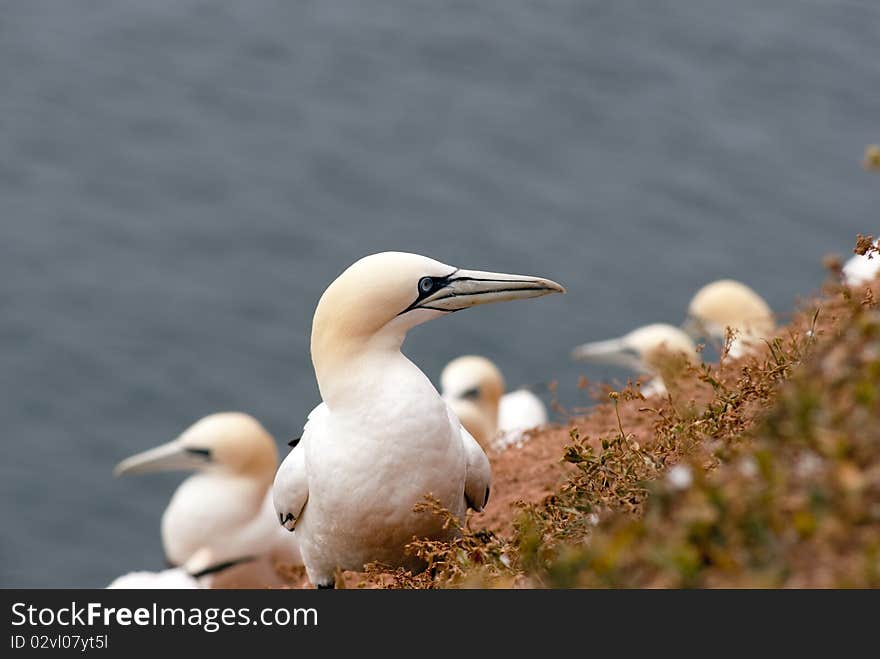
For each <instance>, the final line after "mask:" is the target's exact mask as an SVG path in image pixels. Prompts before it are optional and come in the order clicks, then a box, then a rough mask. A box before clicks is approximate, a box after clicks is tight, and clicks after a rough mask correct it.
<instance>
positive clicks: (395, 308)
mask: <svg viewBox="0 0 880 659" xmlns="http://www.w3.org/2000/svg"><path fill="white" fill-rule="evenodd" d="M563 292H565V289H563V288H562V286H560V285H559V284H557V283H556V282H554V281H550V280H549V279H542V278H540V277H530V276H525V275H509V274H502V273H497V272H481V271H478V270H462V269H461V268H455V267H453V266H451V265H446V264H444V263H440V262H439V261H435V260H433V259H429V258H427V257H425V256H419V255H418V254H408V253H405V252H383V253H381V254H373V255H372V256H367V257H364V258H362V259H361V260H360V261H357V262H356V263H354V264H353V265H352V266H350V267H349V268H348V269H347V270H346V271H345V272H343V273H342V274H341V275H339V277H337V278H336V280H335V281H334V282H333V283H332V284H330V286H329V287H328V288H327V290H326V291H324V294H323V295H322V296H321V299H320V301H319V302H318V308H317V309H316V310H315V316H314V319H313V321H312V346H311V347H312V361H313V362H314V365H315V370H316V373H317V375H318V382H319V385H320V384H321V380H322V375H323V374H324V373H325V372H327V371H329V370H331V369H332V367H333V366H339V367H340V368H341V367H344V366H345V365H346V364H347V363H350V361H351V359H353V358H355V357H356V356H357V355H358V354H360V353H363V352H364V351H365V350H368V349H369V348H379V349H395V350H396V349H399V348H400V345H401V343H402V342H403V339H404V337H405V335H406V332H407V330H409V329H410V328H412V327H414V326H416V325H419V324H421V323H424V322H426V321H428V320H431V319H433V318H438V317H440V316H444V315H446V314H449V313H452V312H454V311H460V310H461V309H467V308H468V307H474V306H477V305H479V304H488V303H491V302H506V301H508V300H518V299H522V298H531V297H540V296H542V295H548V294H550V293H563ZM322 393H323V392H322Z"/></svg>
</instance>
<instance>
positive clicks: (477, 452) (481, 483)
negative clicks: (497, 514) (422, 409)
mask: <svg viewBox="0 0 880 659" xmlns="http://www.w3.org/2000/svg"><path fill="white" fill-rule="evenodd" d="M446 409H447V410H448V411H449V422H450V423H452V424H453V425H457V426H458V428H459V432H460V433H461V441H462V443H463V444H464V451H465V454H466V455H467V473H466V475H465V480H464V499H465V501H466V502H467V505H468V508H473V509H474V510H476V511H477V512H478V513H479V512H482V511H483V508H485V507H486V504H487V503H489V491H490V490H491V488H492V467H491V466H490V465H489V458H487V457H486V452H485V451H484V450H483V448H482V447H481V446H480V445H479V443H477V440H476V439H474V438H473V436H472V435H471V434H470V433H469V432H468V431H467V429H466V428H465V427H464V426H463V425H461V421H459V420H458V417H457V416H456V415H455V412H453V411H452V408H451V407H449V405H447V406H446Z"/></svg>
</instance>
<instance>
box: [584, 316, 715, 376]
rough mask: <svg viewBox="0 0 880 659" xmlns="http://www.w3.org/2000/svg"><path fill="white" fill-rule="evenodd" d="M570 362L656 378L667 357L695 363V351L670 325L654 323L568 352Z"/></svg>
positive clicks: (681, 333) (684, 337) (687, 338)
mask: <svg viewBox="0 0 880 659" xmlns="http://www.w3.org/2000/svg"><path fill="white" fill-rule="evenodd" d="M571 356H572V358H573V359H576V360H580V361H591V362H597V363H603V364H611V365H614V366H623V367H625V368H629V369H632V370H635V371H648V372H650V373H654V374H658V373H659V372H660V371H661V370H663V368H664V367H665V366H666V365H667V364H668V363H669V360H670V357H675V356H679V357H684V359H685V360H686V361H687V362H689V363H696V361H697V359H698V357H697V348H696V346H695V345H694V342H693V340H691V338H690V337H689V336H688V335H687V334H686V333H685V332H684V331H682V330H681V329H679V328H678V327H675V326H673V325H666V324H664V323H656V324H653V325H646V326H645V327H640V328H638V329H636V330H633V331H632V332H630V333H629V334H625V335H624V336H621V337H619V338H617V339H608V340H605V341H594V342H592V343H584V344H583V345H580V346H578V347H577V348H575V349H574V350H572V352H571Z"/></svg>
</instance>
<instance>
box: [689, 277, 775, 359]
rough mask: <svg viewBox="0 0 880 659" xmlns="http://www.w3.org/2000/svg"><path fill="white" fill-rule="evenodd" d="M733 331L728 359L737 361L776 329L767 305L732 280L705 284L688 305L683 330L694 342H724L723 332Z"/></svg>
mask: <svg viewBox="0 0 880 659" xmlns="http://www.w3.org/2000/svg"><path fill="white" fill-rule="evenodd" d="M728 327H730V328H731V329H732V330H734V339H733V341H732V342H731V345H730V352H729V354H730V356H731V357H741V356H742V355H744V354H746V353H748V352H749V351H750V350H752V349H753V348H754V347H755V346H756V345H758V344H760V343H762V342H763V341H764V340H765V339H770V338H772V336H773V332H774V331H775V329H776V323H775V321H774V318H773V312H772V311H771V310H770V307H769V305H768V304H767V303H766V302H765V301H764V298H762V297H761V296H760V295H758V294H757V293H756V292H755V291H753V290H752V289H751V288H749V287H748V286H746V285H745V284H743V283H741V282H738V281H734V280H733V279H721V280H719V281H715V282H712V283H711V284H706V285H705V286H703V288H701V289H700V290H699V291H697V293H696V294H695V295H694V297H693V298H692V299H691V302H690V304H689V305H688V317H687V320H686V321H685V323H684V329H685V330H686V331H687V332H688V334H690V335H691V337H692V338H694V339H699V338H703V337H710V338H713V339H716V340H718V341H724V340H725V332H726V330H727V328H728Z"/></svg>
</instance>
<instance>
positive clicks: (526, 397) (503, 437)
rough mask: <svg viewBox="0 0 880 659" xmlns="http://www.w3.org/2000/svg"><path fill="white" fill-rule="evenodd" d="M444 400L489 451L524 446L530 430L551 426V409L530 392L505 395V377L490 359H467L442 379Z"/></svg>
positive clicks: (452, 365)
mask: <svg viewBox="0 0 880 659" xmlns="http://www.w3.org/2000/svg"><path fill="white" fill-rule="evenodd" d="M440 387H441V393H442V394H443V398H444V399H445V400H446V402H447V403H448V404H449V406H450V407H451V408H452V410H453V411H454V412H455V413H456V415H458V417H459V419H461V422H462V425H464V427H465V428H467V429H468V431H469V432H470V433H471V435H473V436H474V438H475V439H476V440H477V442H479V444H480V445H481V446H482V447H483V448H485V449H489V448H493V449H496V450H503V449H505V448H508V447H510V446H515V445H520V444H522V442H523V441H524V439H525V433H526V431H528V430H531V429H533V428H537V427H539V426H542V425H545V424H546V423H547V408H546V407H544V403H543V402H542V401H541V399H540V398H538V397H537V396H536V395H535V394H533V393H532V392H531V391H528V390H527V389H517V390H515V391H511V392H509V393H505V382H504V376H503V375H502V374H501V371H500V370H499V369H498V367H497V366H496V365H495V364H493V363H492V361H490V360H489V359H487V358H485V357H481V356H478V355H465V356H463V357H457V358H456V359H453V360H452V361H451V362H449V363H448V364H447V365H446V367H445V368H444V369H443V372H442V373H441V375H440Z"/></svg>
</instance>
